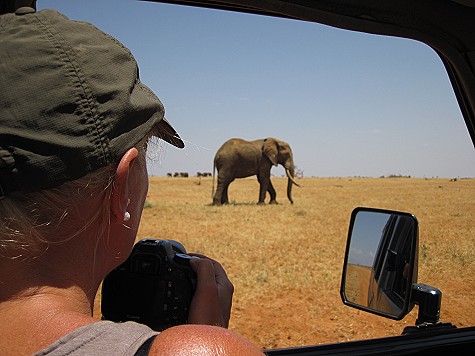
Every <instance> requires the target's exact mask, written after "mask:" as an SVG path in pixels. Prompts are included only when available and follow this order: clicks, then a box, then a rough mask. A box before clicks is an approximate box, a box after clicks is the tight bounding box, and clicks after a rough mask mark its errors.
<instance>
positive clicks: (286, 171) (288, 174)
mask: <svg viewBox="0 0 475 356" xmlns="http://www.w3.org/2000/svg"><path fill="white" fill-rule="evenodd" d="M285 173H286V174H287V177H288V178H289V179H290V180H291V181H292V183H294V184H295V185H296V186H297V187H300V188H302V186H301V185H300V184H298V183H297V182H296V181H295V179H294V177H292V175H291V174H290V171H289V170H288V169H287V168H286V169H285Z"/></svg>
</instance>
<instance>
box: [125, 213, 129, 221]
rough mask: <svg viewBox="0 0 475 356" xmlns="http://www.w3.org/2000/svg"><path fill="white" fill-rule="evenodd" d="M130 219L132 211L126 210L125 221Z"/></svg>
mask: <svg viewBox="0 0 475 356" xmlns="http://www.w3.org/2000/svg"><path fill="white" fill-rule="evenodd" d="M129 220H130V213H129V212H128V211H126V212H125V213H124V221H129Z"/></svg>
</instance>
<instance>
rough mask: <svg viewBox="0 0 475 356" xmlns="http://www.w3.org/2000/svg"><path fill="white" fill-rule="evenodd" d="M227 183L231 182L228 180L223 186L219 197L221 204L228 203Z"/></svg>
mask: <svg viewBox="0 0 475 356" xmlns="http://www.w3.org/2000/svg"><path fill="white" fill-rule="evenodd" d="M229 184H231V182H229V183H228V184H227V185H225V186H224V189H223V195H222V197H221V203H222V204H229V197H228V189H229Z"/></svg>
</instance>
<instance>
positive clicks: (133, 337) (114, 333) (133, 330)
mask: <svg viewBox="0 0 475 356" xmlns="http://www.w3.org/2000/svg"><path fill="white" fill-rule="evenodd" d="M157 334H158V332H156V331H153V330H152V329H150V328H149V327H148V326H146V325H142V324H138V323H135V322H132V321H128V322H125V323H114V322H112V321H99V322H97V323H92V324H88V325H85V326H82V327H80V328H79V329H76V330H74V331H73V332H72V333H70V334H68V335H66V336H64V337H62V338H61V339H59V340H58V341H56V342H55V343H53V344H51V345H50V346H48V347H47V348H46V349H43V350H41V351H39V352H37V353H36V354H34V355H35V356H42V355H49V356H60V355H74V356H79V355H88V356H90V355H101V356H103V355H104V356H107V355H111V356H112V355H114V356H116V355H134V354H135V353H136V352H137V350H138V349H139V348H140V346H142V344H143V343H144V342H145V341H147V340H148V339H149V338H150V337H152V336H154V335H157Z"/></svg>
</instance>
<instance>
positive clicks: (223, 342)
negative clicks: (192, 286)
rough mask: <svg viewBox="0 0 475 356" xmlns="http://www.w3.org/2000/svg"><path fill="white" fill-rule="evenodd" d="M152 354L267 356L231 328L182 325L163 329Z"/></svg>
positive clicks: (153, 346)
mask: <svg viewBox="0 0 475 356" xmlns="http://www.w3.org/2000/svg"><path fill="white" fill-rule="evenodd" d="M150 355H165V356H168V355H170V356H172V355H217V356H224V355H233V356H234V355H249V356H252V355H263V353H262V352H261V350H259V349H258V348H257V347H256V346H255V345H254V344H253V343H251V342H250V341H249V340H247V339H245V338H244V337H242V336H240V335H239V334H236V333H234V332H232V331H230V330H228V329H224V328H221V327H218V326H210V325H180V326H175V327H173V328H170V329H167V330H165V331H163V332H161V333H160V334H159V335H158V336H157V338H156V339H155V341H154V342H153V345H152V348H151V350H150Z"/></svg>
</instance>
